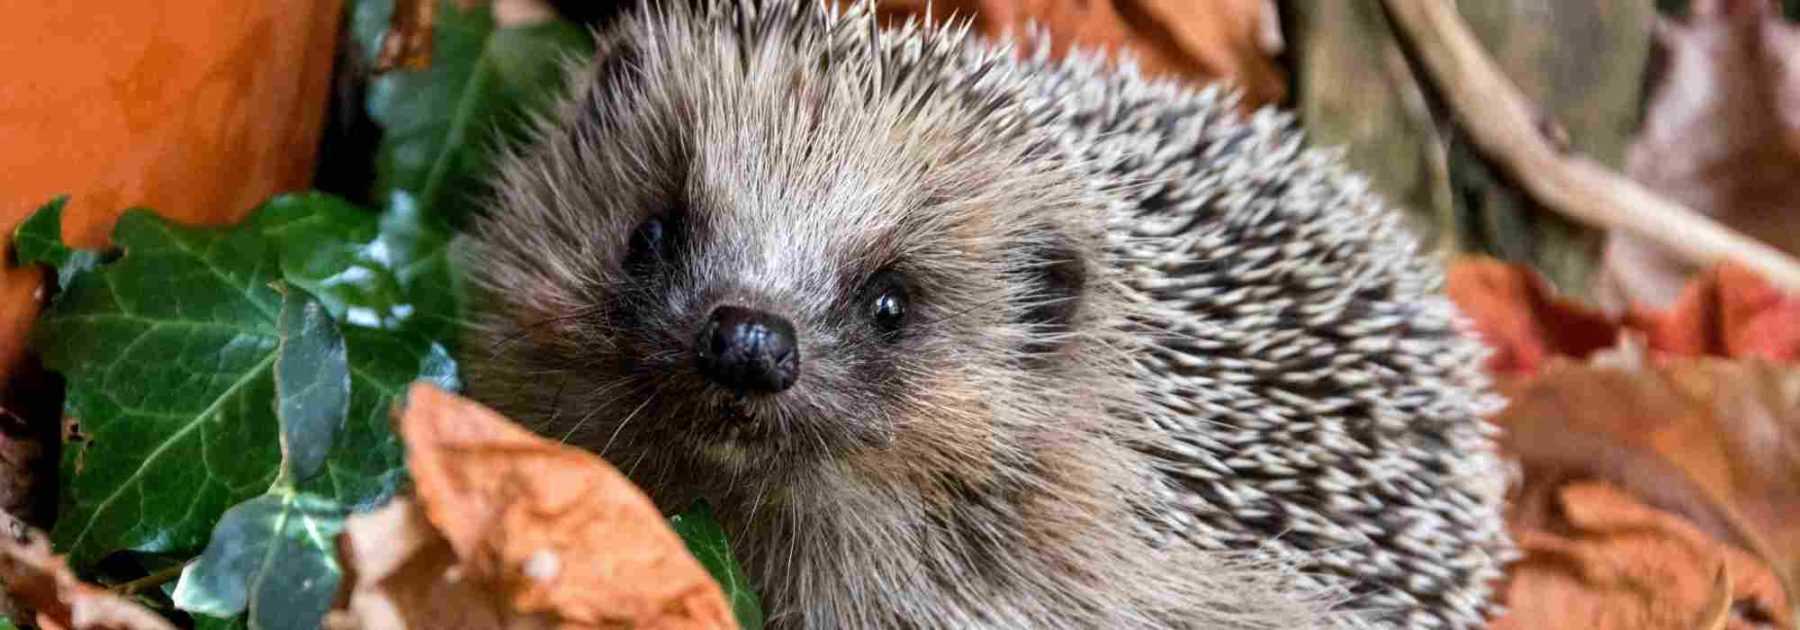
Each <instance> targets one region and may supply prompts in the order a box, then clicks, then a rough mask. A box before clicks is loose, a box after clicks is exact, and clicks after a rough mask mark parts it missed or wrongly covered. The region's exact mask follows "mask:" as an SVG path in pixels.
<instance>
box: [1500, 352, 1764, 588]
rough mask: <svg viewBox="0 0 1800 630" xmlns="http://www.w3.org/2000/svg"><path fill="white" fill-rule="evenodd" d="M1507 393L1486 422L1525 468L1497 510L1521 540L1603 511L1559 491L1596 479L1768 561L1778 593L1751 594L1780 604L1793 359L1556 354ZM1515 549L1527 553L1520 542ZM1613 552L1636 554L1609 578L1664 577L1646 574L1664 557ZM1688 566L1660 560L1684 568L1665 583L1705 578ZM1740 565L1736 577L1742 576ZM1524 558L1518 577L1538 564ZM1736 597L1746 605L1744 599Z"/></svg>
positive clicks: (1592, 520)
mask: <svg viewBox="0 0 1800 630" xmlns="http://www.w3.org/2000/svg"><path fill="white" fill-rule="evenodd" d="M1505 389H1506V390H1507V391H1506V392H1505V393H1506V394H1507V396H1508V398H1509V399H1510V400H1511V402H1510V404H1509V405H1508V406H1507V407H1506V409H1505V410H1503V411H1502V412H1501V413H1500V414H1499V415H1498V416H1497V417H1495V418H1494V422H1495V423H1496V424H1497V425H1499V426H1500V427H1501V428H1502V430H1503V433H1502V437H1501V441H1502V447H1503V450H1505V451H1506V452H1507V453H1508V454H1509V455H1512V456H1513V457H1516V458H1517V459H1518V460H1519V463H1520V465H1521V468H1522V470H1523V473H1524V474H1523V480H1522V483H1521V484H1520V486H1519V487H1518V490H1517V493H1516V495H1515V497H1514V500H1513V502H1512V505H1511V506H1510V511H1509V514H1508V522H1509V526H1510V527H1511V528H1512V529H1513V531H1514V533H1515V535H1516V536H1518V537H1519V539H1520V540H1521V541H1528V540H1533V538H1532V537H1533V536H1536V534H1532V533H1531V532H1563V531H1565V530H1566V529H1567V528H1568V527H1571V526H1575V527H1589V528H1590V529H1591V528H1592V527H1597V525H1593V523H1598V522H1601V521H1603V520H1605V519H1604V518H1602V516H1596V514H1599V512H1595V510H1602V509H1603V508H1599V507H1594V506H1591V505H1588V504H1586V503H1583V502H1582V501H1579V500H1576V499H1572V498H1569V496H1566V495H1565V487H1564V484H1566V483H1569V482H1571V481H1579V480H1598V481H1603V482H1606V483H1608V484H1610V485H1611V486H1613V487H1616V488H1617V489H1618V490H1619V491H1621V492H1625V493H1629V494H1630V495H1631V496H1632V497H1634V500H1636V501H1641V502H1642V503H1644V504H1646V505H1648V506H1652V507H1654V508H1658V509H1661V510H1666V511H1667V512H1668V513H1669V514H1670V515H1671V516H1673V517H1680V518H1681V519H1684V520H1686V521H1687V522H1689V523H1691V524H1692V525H1691V527H1693V528H1694V529H1695V530H1696V531H1697V532H1698V534H1699V535H1703V536H1710V537H1711V538H1712V540H1714V541H1716V543H1717V544H1719V545H1721V546H1728V547H1734V548H1735V549H1736V550H1737V552H1748V553H1749V554H1752V555H1751V556H1748V557H1754V558H1760V559H1761V560H1762V561H1763V562H1766V563H1767V565H1766V568H1765V569H1763V570H1765V571H1769V572H1771V576H1772V577H1771V578H1770V579H1775V580H1776V582H1775V584H1776V585H1777V586H1776V588H1775V589H1774V590H1773V591H1770V592H1772V593H1774V594H1775V595H1773V596H1767V597H1765V596H1763V595H1757V596H1756V597H1755V598H1753V601H1750V603H1752V604H1754V605H1755V609H1756V610H1759V611H1762V614H1764V615H1767V616H1769V617H1772V618H1780V619H1785V618H1787V616H1788V615H1790V614H1791V613H1790V611H1789V610H1788V608H1787V607H1786V606H1785V605H1784V604H1783V602H1785V601H1786V600H1785V599H1783V598H1782V597H1781V596H1780V594H1781V593H1782V590H1781V588H1780V585H1781V584H1783V583H1791V581H1792V580H1791V578H1790V577H1789V576H1793V575H1795V574H1796V572H1800V522H1796V521H1795V520H1794V519H1793V518H1792V515H1794V514H1800V369H1797V368H1792V367H1785V366H1780V365H1775V364H1770V363H1766V362H1760V361H1724V360H1718V359H1670V360H1668V361H1665V362H1663V363H1662V364H1660V365H1657V366H1654V367H1652V366H1644V365H1638V366H1625V367H1597V366H1589V365H1579V364H1575V363H1572V362H1569V361H1565V360H1557V361H1553V362H1551V363H1550V364H1549V365H1547V366H1546V367H1545V368H1544V369H1543V370H1542V371H1541V372H1539V373H1538V374H1537V375H1536V376H1535V377H1532V378H1530V379H1524V380H1520V381H1516V382H1514V383H1512V384H1510V385H1509V386H1508V387H1506V388H1505ZM1583 496H1586V495H1583ZM1606 518H1612V517H1606ZM1621 518H1622V517H1621ZM1584 519H1586V520H1584ZM1583 523H1587V524H1586V525H1584V524H1583ZM1571 524H1572V525H1571ZM1689 546H1692V545H1691V544H1690V545H1689ZM1525 550H1526V552H1527V557H1528V559H1529V558H1530V557H1532V556H1531V554H1532V553H1534V551H1533V549H1532V548H1531V547H1530V546H1529V545H1528V546H1527V547H1526V549H1525ZM1608 553H1612V552H1608ZM1684 553H1685V552H1684ZM1695 553H1698V552H1695ZM1734 553H1735V552H1734ZM1603 555H1604V554H1603ZM1696 557H1697V556H1696ZM1615 561H1616V562H1622V563H1636V564H1632V565H1631V566H1633V567H1636V568H1632V569H1629V570H1627V569H1624V568H1620V569H1618V571H1617V572H1618V573H1619V574H1620V575H1626V574H1630V575H1633V576H1636V577H1635V578H1634V579H1637V578H1641V579H1647V580H1648V579H1658V580H1660V579H1663V578H1659V577H1656V572H1657V571H1665V569H1657V568H1655V567H1660V566H1663V564H1662V561H1660V560H1656V561H1652V560H1646V559H1629V560H1625V559H1616V560H1615ZM1694 562H1695V561H1693V560H1692V558H1690V559H1689V560H1686V561H1681V562H1673V563H1672V564H1670V566H1686V567H1687V570H1688V572H1689V573H1690V574H1688V575H1684V576H1683V577H1681V578H1680V579H1676V578H1668V579H1667V581H1670V582H1671V583H1673V582H1679V581H1682V580H1691V579H1701V578H1702V577H1704V578H1705V579H1710V576H1700V575H1699V573H1698V572H1703V571H1710V570H1711V569H1706V568H1704V567H1703V566H1702V565H1699V564H1694ZM1684 563H1685V564H1684ZM1739 564H1742V563H1741V562H1738V563H1735V564H1733V566H1732V571H1733V575H1735V576H1737V578H1738V579H1740V580H1744V579H1752V578H1750V577H1747V576H1749V574H1747V573H1745V571H1749V569H1743V568H1742V567H1740V566H1738V565H1739ZM1651 565H1654V566H1651ZM1529 566H1532V565H1530V563H1529V562H1528V563H1527V564H1525V565H1521V567H1522V568H1521V569H1520V571H1521V572H1520V573H1515V575H1516V576H1523V575H1526V574H1527V573H1528V572H1529V571H1532V570H1536V569H1527V568H1524V567H1529ZM1609 566H1610V565H1609ZM1620 566H1622V565H1620ZM1758 566H1764V565H1761V564H1759V565H1758ZM1673 570H1674V569H1667V571H1673ZM1634 571H1635V572H1637V573H1633V572H1634ZM1777 578H1779V579H1777ZM1619 579H1624V578H1619ZM1755 579H1760V578H1755ZM1684 583H1685V582H1684ZM1633 588H1637V587H1633ZM1682 588H1686V587H1682ZM1757 588H1761V587H1757ZM1762 592H1763V591H1757V593H1762ZM1520 597H1525V598H1527V599H1526V600H1524V601H1526V602H1528V603H1530V604H1531V605H1534V606H1535V605H1544V606H1549V604H1546V603H1544V602H1542V601H1538V600H1535V599H1532V598H1538V597H1549V596H1548V595H1544V594H1542V593H1537V594H1522V595H1520ZM1670 597H1674V596H1670ZM1677 599H1679V598H1677ZM1738 601H1739V604H1740V606H1739V608H1743V607H1744V604H1745V602H1746V601H1747V600H1743V599H1741V598H1740V600H1738ZM1515 605H1517V602H1515ZM1645 614H1649V613H1645ZM1658 614H1660V613H1658ZM1646 619H1647V618H1646ZM1657 619H1663V620H1664V621H1667V620H1669V619H1674V617H1668V618H1666V619H1665V618H1663V617H1658V618H1657ZM1645 623H1648V622H1645Z"/></svg>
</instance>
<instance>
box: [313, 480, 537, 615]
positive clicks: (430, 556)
mask: <svg viewBox="0 0 1800 630" xmlns="http://www.w3.org/2000/svg"><path fill="white" fill-rule="evenodd" d="M338 556H339V564H340V565H341V566H342V567H343V568H344V578H345V579H344V584H345V585H346V586H348V589H347V590H346V591H344V594H342V595H340V602H341V605H340V607H339V608H337V609H335V610H333V611H331V613H330V614H329V615H327V616H326V617H325V627H326V628H330V629H331V630H365V629H366V630H398V629H401V628H432V629H434V630H492V629H496V628H509V629H514V628H516V629H525V628H552V627H556V624H555V622H554V620H553V619H551V618H550V617H549V616H548V615H532V614H521V613H516V612H512V611H510V610H509V609H508V608H507V607H506V606H504V605H503V602H501V601H499V600H497V599H496V598H495V597H493V595H492V593H491V592H490V591H488V590H486V587H487V585H486V584H484V583H482V582H479V581H477V580H474V579H468V576H467V575H466V572H465V571H464V569H462V568H461V567H460V566H459V562H458V560H457V557H456V553H455V551H453V550H451V548H450V543H449V542H448V541H445V540H444V538H443V536H442V535H440V534H439V533H438V531H437V529H435V528H434V527H433V526H432V525H431V523H430V521H428V520H426V518H425V513H424V511H422V510H420V509H419V506H418V504H417V503H415V502H413V501H412V500H411V499H410V498H407V497H398V498H395V499H394V500H393V501H391V502H389V503H388V504H387V505H386V506H385V507H382V508H381V509H379V510H376V511H374V512H371V513H368V514H364V515H358V516H353V517H350V519H349V520H348V521H346V522H345V523H344V533H343V534H341V535H340V536H339V537H338Z"/></svg>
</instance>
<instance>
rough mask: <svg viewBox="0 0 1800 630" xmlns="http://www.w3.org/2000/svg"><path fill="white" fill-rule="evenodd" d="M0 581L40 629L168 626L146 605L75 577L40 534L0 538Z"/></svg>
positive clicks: (152, 629)
mask: <svg viewBox="0 0 1800 630" xmlns="http://www.w3.org/2000/svg"><path fill="white" fill-rule="evenodd" d="M0 584H3V585H5V587H6V591H7V593H8V594H9V595H11V596H12V597H13V598H14V600H15V601H18V602H20V603H23V604H24V605H25V606H27V607H29V608H31V609H33V610H36V611H37V624H38V626H39V627H41V628H44V629H45V630H174V629H175V626H173V625H170V624H169V622H168V621H165V620H163V618H162V617H160V616H157V614H156V613H154V612H151V611H150V610H149V609H147V608H144V607H143V606H139V605H138V604H136V603H135V602H132V601H131V600H128V599H125V598H124V597H121V596H119V595H115V594H113V593H111V592H109V591H107V590H106V589H103V588H100V587H97V586H94V585H91V584H87V583H84V582H82V581H81V580H80V579H77V578H76V577H75V573H74V572H73V571H70V570H69V567H68V565H66V564H64V563H63V561H62V558H60V557H57V556H56V555H54V554H52V553H51V552H50V541H49V540H47V539H46V538H45V537H44V535H43V533H42V532H38V531H35V530H34V531H31V532H28V533H27V534H26V536H25V537H24V538H23V539H20V538H16V537H13V536H10V535H8V536H0Z"/></svg>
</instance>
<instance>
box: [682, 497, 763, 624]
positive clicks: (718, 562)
mask: <svg viewBox="0 0 1800 630" xmlns="http://www.w3.org/2000/svg"><path fill="white" fill-rule="evenodd" d="M669 526H670V527H671V528H673V529H674V530H675V533H676V534H677V535H679V536H681V541H682V542H684V543H687V548H688V553H692V554H694V558H696V559H698V560H699V561H700V564H701V566H704V567H706V572H707V573H711V574H712V577H713V580H715V581H717V582H718V583H719V587H720V588H722V589H724V590H725V598H726V599H728V600H730V601H731V612H732V614H733V615H734V616H736V617H737V621H738V626H740V627H742V628H743V629H744V630H757V629H758V628H761V627H762V625H763V613H762V605H761V604H760V603H759V601H758V600H757V597H756V592H755V591H754V590H753V589H751V587H750V579H749V578H747V577H745V576H744V570H743V569H742V568H740V567H739V566H738V563H737V559H736V558H734V557H732V555H731V544H730V543H729V542H727V541H726V540H725V529H724V528H722V527H719V521H718V520H716V519H714V518H713V515H712V508H710V507H708V506H707V505H706V503H705V502H696V503H695V504H694V505H693V507H690V508H688V511H686V512H683V513H681V514H677V515H675V516H673V517H670V518H669Z"/></svg>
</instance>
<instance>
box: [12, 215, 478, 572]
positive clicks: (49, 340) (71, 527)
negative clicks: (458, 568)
mask: <svg viewBox="0 0 1800 630" xmlns="http://www.w3.org/2000/svg"><path fill="white" fill-rule="evenodd" d="M39 218H40V217H34V219H39ZM384 238H385V235H384V234H383V233H382V231H381V226H380V224H379V222H378V218H377V216H376V215H374V214H371V213H367V212H361V211H357V210H356V209H355V208H354V207H353V206H350V205H348V204H345V203H344V202H342V201H339V200H336V199H334V198H331V197H327V196H324V195H302V196H291V197H281V198H277V199H276V200H273V201H271V202H270V203H268V204H266V205H265V206H264V207H262V208H260V209H258V211H257V212H256V213H255V214H254V215H253V216H252V217H251V218H250V219H248V220H247V221H245V222H244V223H243V224H240V225H239V226H236V227H232V228H218V229H194V228H183V227H178V226H173V225H170V224H168V223H166V222H164V221H163V220H161V219H158V218H156V217H155V216H153V215H151V214H149V213H148V212H144V211H132V212H128V213H126V214H125V215H124V216H123V217H121V218H120V220H119V223H118V225H117V227H116V228H115V231H114V235H113V242H114V243H117V244H118V245H119V246H120V247H122V248H123V249H124V251H125V253H124V255H123V256H122V257H121V258H119V259H118V260H117V261H116V262H113V263H110V264H106V265H102V266H99V267H97V268H95V269H93V270H92V271H88V272H81V273H75V274H73V275H72V277H71V279H70V282H69V283H68V284H67V286H66V289H65V290H64V292H63V293H62V295H60V296H59V297H58V298H57V299H56V301H55V302H54V303H53V304H52V306H51V307H50V308H49V309H48V311H47V312H46V314H45V315H44V317H43V318H42V319H41V320H40V321H39V322H38V325H37V328H36V329H34V331H33V343H34V345H35V346H36V347H37V348H38V349H39V351H40V353H41V354H42V356H43V357H44V360H45V361H46V363H47V365H49V367H50V368H51V369H54V370H56V371H58V372H61V373H62V374H63V376H64V377H65V379H66V381H67V383H68V394H67V400H66V411H67V412H68V413H69V414H70V415H71V416H72V417H74V418H77V419H79V421H80V423H81V429H82V431H83V432H84V433H85V435H86V439H85V440H81V441H72V442H70V443H69V444H68V445H67V446H66V447H65V449H64V476H63V479H64V486H63V490H64V499H63V504H64V509H63V511H62V513H61V517H60V518H59V519H58V521H57V525H56V529H55V531H54V532H53V538H54V540H55V541H56V543H57V545H58V546H59V548H60V549H62V550H64V551H66V553H68V554H69V557H70V561H71V562H72V563H74V564H75V565H77V566H83V565H88V564H91V563H92V562H93V561H95V560H97V559H99V558H100V557H102V556H104V555H106V554H108V553H111V552H113V551H117V550H121V549H129V550H135V551H141V552H189V551H192V550H195V549H198V548H199V547H200V546H201V545H202V544H204V542H205V541H206V536H207V534H208V532H210V531H211V529H212V526H213V524H214V523H215V522H217V519H218V518H219V517H220V515H222V514H223V513H224V512H225V510H226V509H227V508H228V507H230V506H232V505H235V504H237V503H239V502H242V501H244V500H246V499H249V498H251V497H255V496H257V495H259V494H262V493H263V492H264V491H265V490H267V489H268V488H269V487H270V484H271V483H272V482H273V481H274V480H275V479H276V476H277V472H278V471H279V469H280V465H281V454H280V442H281V438H280V436H279V430H278V425H277V422H276V419H275V417H274V416H275V401H276V398H275V395H276V394H275V369H274V368H275V362H276V357H277V349H278V345H279V342H280V339H279V335H278V332H277V324H278V316H279V314H280V310H281V295H280V293H278V292H277V291H276V290H275V289H274V288H273V287H272V284H273V283H275V282H277V281H281V282H285V283H287V284H289V285H292V286H293V287H295V288H296V289H297V290H302V291H307V292H309V293H313V294H314V295H315V296H317V297H318V298H319V301H320V303H321V304H322V305H323V307H324V308H325V310H327V311H330V312H331V313H332V314H333V315H334V316H336V317H339V318H341V319H339V321H340V322H341V323H343V324H344V325H345V328H344V329H343V331H342V333H343V337H344V343H345V350H346V356H347V359H348V361H347V362H348V365H349V369H350V373H351V391H350V403H349V415H348V418H347V420H346V421H345V422H344V424H343V426H342V427H341V428H340V429H339V433H338V434H337V435H336V436H335V441H336V442H337V443H339V445H340V446H339V447H338V448H335V449H332V450H331V451H330V453H329V455H328V456H326V457H325V460H324V462H323V464H322V468H321V469H320V471H319V474H318V475H317V476H315V477H313V478H312V479H310V480H307V481H305V482H303V483H300V484H299V486H298V488H297V490H299V491H302V492H308V493H312V494H316V495H319V496H321V497H325V498H329V499H332V500H336V501H339V502H341V503H342V504H344V505H345V506H347V507H349V508H352V509H355V508H359V507H363V506H368V505H372V504H374V503H377V502H379V501H381V500H382V499H384V498H385V497H386V496H389V495H391V494H392V493H393V492H394V490H395V488H397V486H398V484H399V482H400V479H401V478H402V477H403V475H404V470H403V469H402V466H401V449H400V445H399V443H398V441H397V440H396V439H395V438H394V436H393V434H392V433H391V431H390V430H389V428H388V425H387V421H386V412H387V408H388V405H389V402H390V401H391V399H392V397H393V396H394V395H396V394H398V393H399V392H400V390H401V388H403V387H404V386H405V385H406V384H408V383H410V382H412V381H413V380H415V379H419V378H424V379H428V380H432V381H434V382H437V383H440V384H441V385H442V386H444V387H450V388H454V387H456V379H455V364H454V362H453V361H451V359H450V358H449V354H448V352H447V351H446V350H445V348H444V347H443V345H442V344H440V343H437V342H436V341H435V339H434V338H433V336H434V334H435V333H434V332H433V331H434V330H437V329H436V328H434V327H431V326H423V325H415V324H414V323H415V322H416V321H420V320H415V319H413V318H414V317H416V316H417V309H416V308H415V306H414V304H415V303H424V302H432V303H440V304H441V303H447V299H446V298H444V297H442V296H427V295H425V292H426V291H427V289H425V288H422V287H420V286H411V285H408V284H407V283H405V282H402V281H401V280H399V277H398V272H397V270H399V269H404V268H406V267H407V266H409V265H413V264H416V263H417V262H418V261H414V260H406V259H400V258H397V257H395V256H393V255H392V253H393V252H391V251H389V248H387V247H386V246H385V245H383V244H382V243H383V240H384ZM445 273H448V271H447V269H446V271H445ZM444 317H453V315H446V316H444Z"/></svg>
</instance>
